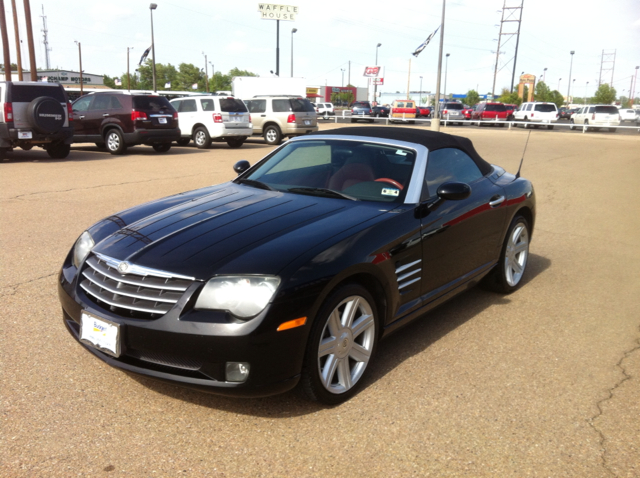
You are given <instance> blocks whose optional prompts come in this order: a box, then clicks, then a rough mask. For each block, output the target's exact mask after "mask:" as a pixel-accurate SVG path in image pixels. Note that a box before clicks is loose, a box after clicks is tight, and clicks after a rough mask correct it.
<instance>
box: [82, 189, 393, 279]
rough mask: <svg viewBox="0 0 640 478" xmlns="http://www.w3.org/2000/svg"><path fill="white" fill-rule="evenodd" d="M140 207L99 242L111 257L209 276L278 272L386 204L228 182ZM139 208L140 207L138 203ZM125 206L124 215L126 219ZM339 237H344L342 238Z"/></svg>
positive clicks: (374, 216) (373, 217)
mask: <svg viewBox="0 0 640 478" xmlns="http://www.w3.org/2000/svg"><path fill="white" fill-rule="evenodd" d="M201 191H202V194H201V195H198V194H194V193H197V191H194V192H192V193H190V194H188V195H186V197H185V198H184V200H183V201H179V202H177V203H176V197H175V196H174V197H172V198H166V199H160V200H158V201H157V202H158V203H162V202H163V201H164V202H165V203H166V207H163V206H164V204H162V205H160V210H157V208H154V207H153V206H154V203H149V204H146V205H143V206H141V207H143V208H145V209H146V210H154V209H156V212H153V213H152V214H150V215H148V216H145V217H143V218H141V219H138V220H136V221H135V222H132V223H130V224H126V225H125V224H122V225H123V226H124V227H121V228H120V229H118V230H117V231H116V232H114V233H111V234H110V235H108V236H107V237H106V238H104V239H103V240H101V241H100V242H99V243H98V244H96V246H95V247H94V249H93V250H94V252H98V253H101V254H104V255H107V256H109V257H113V258H116V259H120V260H127V261H129V262H131V263H134V264H139V265H142V266H146V267H151V268H155V269H161V270H165V271H170V272H173V273H176V274H182V275H186V276H190V277H195V278H197V279H203V280H206V279H208V278H209V277H211V275H212V274H214V273H216V274H224V273H234V274H239V273H252V274H274V275H275V274H278V272H279V271H280V270H281V269H282V268H284V267H285V266H286V265H287V264H288V263H290V262H291V261H292V260H294V259H295V258H296V257H298V256H300V255H301V254H304V253H305V252H306V251H308V250H310V249H312V248H314V247H315V246H317V245H318V244H320V243H322V242H324V241H327V247H328V246H329V245H330V244H331V239H332V238H333V237H336V236H339V235H342V233H344V232H345V231H348V230H350V229H353V230H354V233H355V232H357V231H359V230H361V229H362V228H364V227H368V226H369V225H371V224H372V222H373V223H375V222H378V221H379V220H381V219H382V217H383V216H384V215H385V213H386V212H388V211H389V210H390V209H391V207H387V208H386V209H385V207H384V206H383V207H380V204H379V203H372V202H363V201H349V200H344V199H333V198H323V197H315V196H304V195H299V194H292V193H282V192H278V191H267V190H262V189H256V188H253V187H250V186H246V185H239V184H235V183H225V184H222V185H220V186H216V187H213V188H206V189H203V190H201ZM134 211H135V209H134ZM127 213H128V214H129V215H131V212H130V211H128V212H125V214H123V215H122V216H121V217H126V215H127ZM336 240H337V239H336Z"/></svg>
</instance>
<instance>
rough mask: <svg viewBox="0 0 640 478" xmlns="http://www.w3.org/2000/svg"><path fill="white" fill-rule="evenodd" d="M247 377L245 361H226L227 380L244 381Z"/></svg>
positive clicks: (247, 365)
mask: <svg viewBox="0 0 640 478" xmlns="http://www.w3.org/2000/svg"><path fill="white" fill-rule="evenodd" d="M247 378H249V364H248V363H247V362H227V366H226V370H225V379H226V381H227V382H245V381H246V380H247Z"/></svg>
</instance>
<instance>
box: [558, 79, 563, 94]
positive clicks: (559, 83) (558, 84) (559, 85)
mask: <svg viewBox="0 0 640 478" xmlns="http://www.w3.org/2000/svg"><path fill="white" fill-rule="evenodd" d="M560 81H562V78H558V91H560Z"/></svg>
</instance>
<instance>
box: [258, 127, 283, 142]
mask: <svg viewBox="0 0 640 478" xmlns="http://www.w3.org/2000/svg"><path fill="white" fill-rule="evenodd" d="M262 136H263V137H264V140H265V141H266V142H267V144H271V145H273V146H276V145H278V144H280V143H282V133H281V132H280V128H278V127H277V126H274V125H270V126H267V127H266V128H265V130H264V132H263V134H262Z"/></svg>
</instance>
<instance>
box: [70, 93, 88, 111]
mask: <svg viewBox="0 0 640 478" xmlns="http://www.w3.org/2000/svg"><path fill="white" fill-rule="evenodd" d="M91 99H92V97H91V96H83V97H82V98H80V99H79V100H78V101H76V102H75V103H74V104H73V107H72V108H73V111H74V112H82V111H87V110H88V109H89V103H91Z"/></svg>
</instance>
